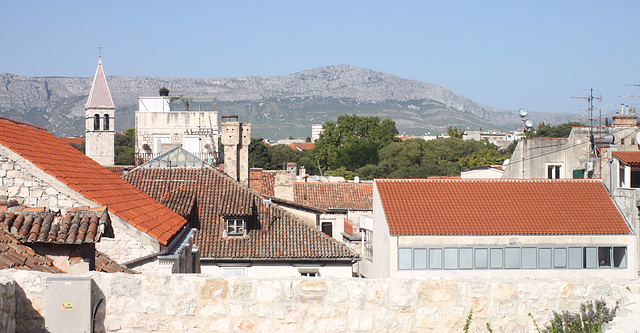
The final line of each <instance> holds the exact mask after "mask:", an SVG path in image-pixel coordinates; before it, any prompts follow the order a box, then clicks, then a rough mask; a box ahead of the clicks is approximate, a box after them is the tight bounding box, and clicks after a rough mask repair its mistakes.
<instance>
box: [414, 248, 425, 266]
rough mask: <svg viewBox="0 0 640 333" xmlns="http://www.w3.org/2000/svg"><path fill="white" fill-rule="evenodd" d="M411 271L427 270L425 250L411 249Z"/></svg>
mask: <svg viewBox="0 0 640 333" xmlns="http://www.w3.org/2000/svg"><path fill="white" fill-rule="evenodd" d="M413 269H427V249H413Z"/></svg>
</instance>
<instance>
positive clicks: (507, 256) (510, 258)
mask: <svg viewBox="0 0 640 333" xmlns="http://www.w3.org/2000/svg"><path fill="white" fill-rule="evenodd" d="M504 268H511V269H516V268H520V248H517V247H508V248H506V249H504Z"/></svg>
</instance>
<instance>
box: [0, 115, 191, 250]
mask: <svg viewBox="0 0 640 333" xmlns="http://www.w3.org/2000/svg"><path fill="white" fill-rule="evenodd" d="M0 145H3V146H5V147H7V148H8V149H10V150H12V151H13V152H15V153H16V154H18V155H20V156H22V157H23V158H25V159H27V160H28V161H30V162H31V163H33V164H34V165H35V166H36V167H38V168H40V169H42V170H43V171H44V172H46V173H48V174H50V175H51V176H53V177H55V178H57V179H58V180H59V181H61V182H62V183H64V184H66V185H67V186H69V187H70V188H71V189H73V190H75V191H76V192H78V193H80V194H82V195H83V196H84V197H86V198H87V199H89V200H91V201H93V202H95V203H97V204H98V205H101V206H108V209H109V211H110V212H112V213H114V214H115V215H117V216H119V217H120V218H122V219H123V220H125V221H127V222H128V223H130V224H131V225H133V226H134V227H136V228H137V229H138V230H141V231H142V232H145V233H147V234H148V235H150V236H151V237H153V238H155V239H157V240H158V242H159V243H160V244H163V245H166V244H167V243H168V242H169V240H170V239H171V238H172V237H173V236H174V235H175V234H177V233H178V231H180V229H181V228H182V227H183V226H184V225H185V224H186V221H185V219H184V218H182V217H181V216H180V215H178V214H176V213H174V212H173V211H171V210H170V209H167V208H166V207H165V206H163V205H162V204H160V203H158V202H157V201H155V200H154V199H153V198H151V197H149V196H148V195H147V194H145V193H143V192H142V191H140V190H138V189H137V188H135V187H133V186H131V184H129V183H127V182H126V181H124V180H122V179H120V178H119V177H118V176H116V175H115V174H114V173H113V172H111V171H109V170H107V169H106V168H104V167H102V166H101V165H100V164H98V163H97V162H95V161H94V160H92V159H91V158H89V157H87V156H85V155H84V154H82V153H81V152H79V151H77V150H76V149H75V148H73V147H71V146H70V145H68V144H66V143H64V142H63V141H62V140H60V139H59V138H57V137H56V136H54V135H53V134H51V133H49V132H47V131H46V130H44V129H43V128H40V127H37V126H32V125H29V124H25V123H22V122H18V121H14V120H11V119H7V118H4V117H0Z"/></svg>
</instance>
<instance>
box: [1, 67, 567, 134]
mask: <svg viewBox="0 0 640 333" xmlns="http://www.w3.org/2000/svg"><path fill="white" fill-rule="evenodd" d="M104 66H106V67H105V71H106V72H107V73H108V64H105V65H104ZM107 80H108V83H109V87H110V90H111V94H112V97H113V100H114V104H115V105H116V129H117V130H119V131H123V130H125V129H126V128H129V127H133V126H134V112H135V110H136V108H137V97H138V96H155V95H157V93H158V89H159V88H161V87H167V88H169V89H170V90H171V95H173V96H176V95H184V96H215V97H216V98H217V101H218V104H217V109H218V112H219V114H220V115H228V114H237V115H238V116H239V117H240V119H241V121H248V122H252V123H253V127H254V136H263V137H271V138H274V139H278V138H281V137H286V136H290V135H291V136H301V137H304V136H307V135H310V131H311V130H310V128H311V124H315V123H323V122H325V121H330V120H335V119H336V118H337V116H338V115H339V114H343V113H349V114H352V113H356V114H359V115H377V116H381V117H389V118H391V119H393V120H394V121H396V123H397V125H398V129H399V130H400V132H405V133H407V134H424V133H426V132H434V133H438V132H443V131H444V129H446V127H448V126H450V125H451V126H458V127H462V128H467V127H470V128H471V129H478V127H481V128H483V129H492V128H498V129H511V128H517V127H519V126H520V118H519V117H518V115H517V112H515V111H509V110H502V109H497V108H493V107H490V106H486V105H481V104H478V103H475V102H474V101H472V100H470V99H468V98H465V97H462V96H459V95H456V94H454V93H452V92H451V91H450V90H449V89H447V88H445V87H442V86H438V85H436V84H433V83H425V82H420V81H416V80H409V79H403V78H400V77H398V76H396V75H392V74H387V73H382V72H377V71H373V70H369V69H365V68H359V67H355V66H350V65H334V66H326V67H320V68H315V69H310V70H306V71H302V72H299V73H294V74H290V75H284V76H246V77H237V78H233V77H231V78H160V77H124V76H109V77H107ZM91 81H92V77H87V78H74V77H28V76H21V75H16V74H9V73H0V115H1V116H4V117H8V118H14V119H17V120H22V121H26V122H29V123H33V124H35V125H39V126H43V127H46V128H47V129H49V131H51V132H52V133H54V134H56V135H58V136H81V135H82V133H83V130H84V129H83V126H84V120H83V117H84V104H85V103H86V99H87V96H88V93H89V89H90V86H91ZM577 116H578V115H576V114H551V113H532V114H531V116H530V118H531V119H532V120H534V122H539V121H544V122H545V123H560V122H565V121H569V120H575V119H576V118H577ZM278 135H280V136H281V137H278Z"/></svg>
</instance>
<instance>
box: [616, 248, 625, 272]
mask: <svg viewBox="0 0 640 333" xmlns="http://www.w3.org/2000/svg"><path fill="white" fill-rule="evenodd" d="M613 267H617V268H627V248H626V247H614V248H613Z"/></svg>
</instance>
